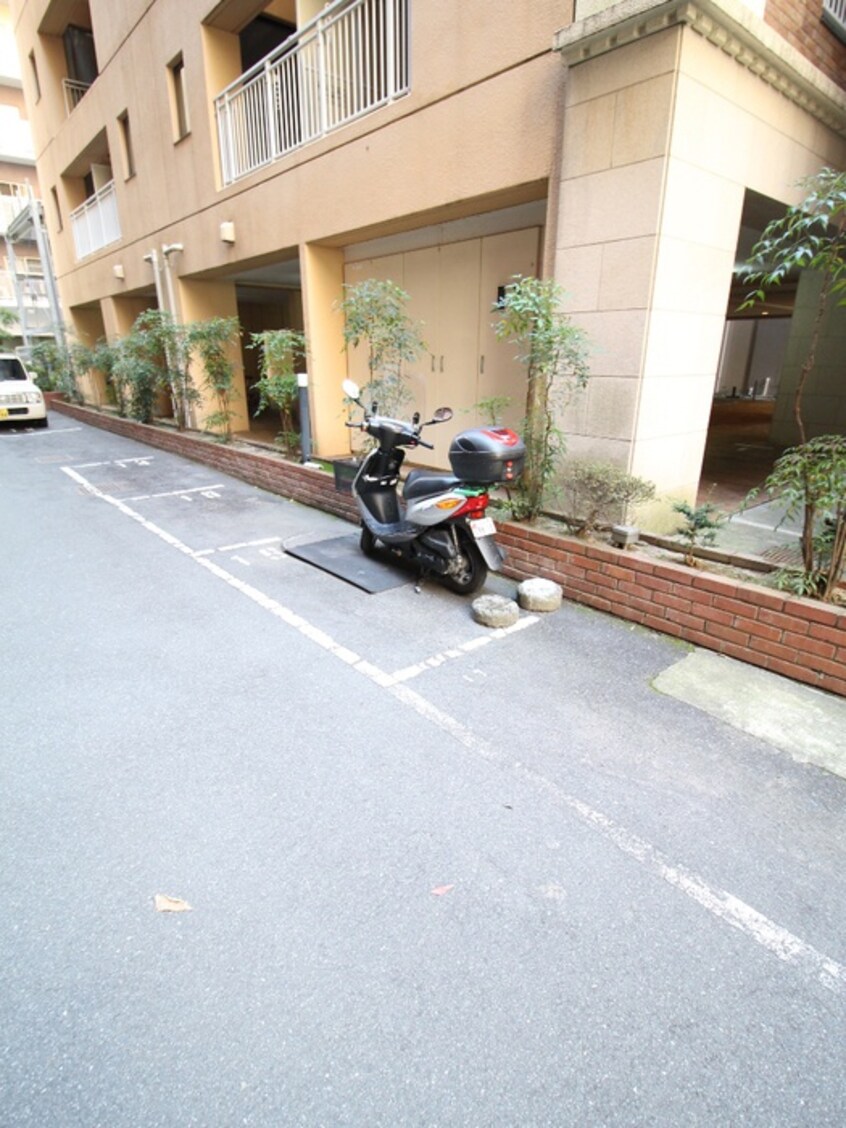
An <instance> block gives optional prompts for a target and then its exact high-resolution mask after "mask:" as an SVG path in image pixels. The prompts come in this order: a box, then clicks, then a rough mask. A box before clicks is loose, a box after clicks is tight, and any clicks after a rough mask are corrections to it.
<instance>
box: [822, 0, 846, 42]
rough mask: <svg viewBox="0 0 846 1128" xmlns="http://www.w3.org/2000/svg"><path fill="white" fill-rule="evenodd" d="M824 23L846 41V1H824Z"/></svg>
mask: <svg viewBox="0 0 846 1128" xmlns="http://www.w3.org/2000/svg"><path fill="white" fill-rule="evenodd" d="M822 18H823V23H825V24H827V25H828V26H829V27H830V28H831V30H832V31H833V32H834V33H835V35H838V36H839V37H840V38H841V39H842V40H844V41H846V0H823V13H822Z"/></svg>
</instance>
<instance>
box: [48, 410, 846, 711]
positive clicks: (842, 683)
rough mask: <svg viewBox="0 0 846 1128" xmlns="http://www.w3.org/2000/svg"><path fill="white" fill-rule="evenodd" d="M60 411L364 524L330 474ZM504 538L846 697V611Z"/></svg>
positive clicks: (521, 566)
mask: <svg viewBox="0 0 846 1128" xmlns="http://www.w3.org/2000/svg"><path fill="white" fill-rule="evenodd" d="M52 407H53V408H54V409H58V410H59V411H61V412H63V413H65V414H67V415H72V416H74V417H75V418H77V419H81V420H83V421H84V422H86V423H91V424H94V425H95V426H98V427H102V428H104V429H105V430H108V431H114V432H116V433H117V434H120V435H125V436H126V437H128V438H132V439H137V440H139V441H140V442H144V443H147V444H148V445H149V446H154V447H158V448H159V449H160V450H166V451H170V452H171V453H173V454H179V455H182V456H183V457H186V458H191V459H193V460H194V461H196V462H202V463H204V464H205V465H207V466H212V467H214V468H215V469H217V470H220V471H221V472H222V473H225V474H232V475H233V476H234V477H236V478H240V479H241V480H242V481H245V482H249V483H250V484H251V485H254V486H259V487H261V488H262V489H266V490H269V491H271V492H272V493H277V494H281V495H282V496H284V497H291V498H294V499H295V500H296V501H300V502H302V503H303V504H304V505H311V506H313V507H314V508H316V509H322V510H325V511H327V512H329V513H334V514H336V515H337V516H339V517H344V518H346V519H347V520H350V521H357V514H356V509H355V504H354V502H353V500H352V498H351V497H349V496H348V495H345V494H340V493H338V492H337V491H336V490H335V482H334V478H333V477H332V476H331V475H329V474H326V473H324V472H322V471H320V470H311V469H307V468H306V467H304V466H298V465H296V464H294V463H291V462H286V461H285V460H284V459H282V458H279V457H275V456H274V455H272V454H263V453H261V452H260V451H245V450H237V449H235V448H234V447H230V446H226V445H224V444H222V443H216V442H212V441H209V440H207V439H202V438H200V437H198V436H196V435H192V434H179V432H177V431H172V430H169V429H167V428H163V427H146V426H144V425H143V424H141V423H134V422H131V421H130V420H127V419H119V418H117V417H116V416H114V415H106V414H101V413H99V412H96V411H92V410H90V409H87V408H79V407H75V406H74V405H72V404H66V403H60V404H53V405H52ZM499 540H500V542H501V543H502V544H503V546H504V547H505V548H506V549H507V550H508V560H507V562H506V568H505V572H506V574H507V575H509V576H511V577H512V578H514V579H526V578H529V577H531V576H538V575H540V576H543V577H545V578H546V579H550V580H555V581H556V582H557V583H559V584H561V586H562V587H563V589H564V594H565V596H566V597H567V598H568V599H571V600H573V601H574V602H576V603H585V604H587V605H588V606H590V607H595V608H596V609H597V610H599V611H606V612H608V613H609V614H611V615H616V616H618V617H619V618H621V619H629V620H631V621H632V622H635V623H639V624H641V625H642V626H644V627H649V628H651V629H652V630H655V631H660V632H661V633H662V634H668V635H673V636H674V637H676V638H680V639H683V640H684V641H685V642H690V643H694V644H695V645H697V646H704V647H707V648H708V649H709V650H716V651H718V652H719V653H720V654H727V655H729V656H730V657H731V658H739V659H740V660H741V661H743V662H749V663H750V664H752V665H754V666H762V667H763V668H764V669H766V670H772V671H773V672H774V673H777V674H783V675H784V676H785V677H788V678H793V679H794V680H795V681H800V682H807V683H808V684H810V685H814V686H818V687H819V688H820V689H826V690H828V691H829V692H831V693H837V694H840V695H841V696H843V697H846V608H836V607H831V606H829V605H828V604H823V603H818V602H814V601H813V600H808V599H795V598H793V597H790V596H786V595H782V594H780V593H779V592H775V591H771V590H769V589H767V588H763V587H758V586H756V585H755V584H747V583H743V582H741V581H738V580H731V579H725V578H723V577H722V576H717V575H713V574H709V573H707V572H701V571H697V570H696V569H693V568H687V567H685V566H684V565H682V564H674V563H672V562H668V563H663V562H660V561H656V560H654V559H650V558H648V557H646V556H641V555H639V554H638V553H637V552H631V551H622V550H619V549H615V548H611V547H606V546H602V545H594V544H588V543H586V542H584V541H580V540H578V539H576V538H573V537H559V536H555V535H552V534H550V533H543V532H540V531H538V530H536V529H533V528H530V527H528V526H526V525H518V524H513V523H511V522H503V523H501V524H500V526H499Z"/></svg>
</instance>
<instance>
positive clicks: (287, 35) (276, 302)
mask: <svg viewBox="0 0 846 1128" xmlns="http://www.w3.org/2000/svg"><path fill="white" fill-rule="evenodd" d="M11 8H12V13H13V20H14V25H15V31H16V36H17V41H18V49H19V54H20V57H21V60H22V67H23V76H24V88H25V92H26V96H27V102H28V105H29V108H30V117H31V121H32V126H33V133H34V139H35V151H36V156H37V161H38V170H39V176H40V180H41V183H42V186H43V190H44V194H45V201H46V211H47V223H48V227H49V230H50V235H51V239H52V243H53V247H54V254H55V262H56V272H57V276H58V281H59V287H60V292H61V298H62V303H63V306H64V308H65V311H66V316H67V320H68V323H69V324H70V325H71V326H72V327H73V329H74V331H75V333H76V334H77V335H78V336H79V337H80V338H81V339H82V340H85V341H89V342H93V341H94V340H96V339H97V338H99V337H102V336H108V337H109V338H115V337H118V336H120V335H122V334H124V333H125V332H126V331H127V330H128V329H129V327H130V326H131V324H132V322H133V320H134V318H135V317H136V316H137V314H138V313H139V312H141V311H142V310H144V309H146V308H149V307H150V306H159V307H162V308H168V309H170V310H171V311H172V312H174V314H175V315H176V316H177V317H179V318H180V319H182V320H186V321H190V320H195V319H198V318H203V317H210V316H236V315H237V316H238V317H239V318H240V321H241V323H242V325H243V327H244V330H245V333H246V334H249V333H252V332H254V331H258V330H261V329H265V328H279V327H292V328H300V327H302V328H304V329H305V330H306V333H307V336H308V340H309V345H310V354H309V358H308V369H309V387H310V392H309V394H310V397H311V405H310V407H311V412H310V413H311V418H312V421H313V429H314V436H313V441H314V449H315V451H316V452H317V453H318V454H320V455H323V456H325V457H329V456H332V455H337V454H341V453H343V452H344V451H346V450H347V449H348V437H347V432H346V431H345V430H344V428H343V425H342V424H343V414H342V410H341V391H340V384H341V380H342V378H343V376H344V375H345V374H346V373H347V370H348V369H349V371H350V373H351V374H352V375H354V376H355V375H356V374H357V372H358V371H359V370H360V365H361V360H360V359H359V358H357V357H356V356H354V355H353V356H351V357H349V358H347V357H346V356H345V354H344V352H343V340H342V323H341V316H340V314H339V312H338V309H337V303H338V301H339V300H340V298H341V297H342V294H343V286H344V283H352V282H355V281H357V280H361V279H364V278H367V277H380V278H391V279H392V280H394V281H395V282H397V283H399V284H400V285H401V286H403V288H404V289H405V290H406V291H408V293H409V294H410V295H411V299H412V302H411V312H412V314H413V315H414V316H416V317H418V318H419V319H420V320H421V321H422V322H423V335H424V337H425V339H426V342H427V348H428V352H427V355H426V356H425V357H424V358H423V360H422V361H421V362H420V364H419V365H418V366H417V368H416V370H415V371H414V372H413V379H412V382H413V387H414V395H415V400H416V403H417V406H418V407H419V409H420V410H421V411H423V412H428V411H430V410H431V409H432V408H434V407H435V406H437V405H438V404H440V403H444V402H447V403H450V404H451V405H452V406H453V407H454V408H456V409H463V410H465V411H466V412H467V414H466V415H465V416H464V418H465V419H467V420H468V424H469V423H470V422H472V421H473V420H474V419H475V415H474V405H475V404H477V403H478V402H479V401H480V400H481V399H483V398H486V397H489V396H492V395H508V394H512V395H514V394H516V395H517V396H518V397H519V394H520V393H519V387H520V384H519V378H520V372H519V366H518V365H517V363H516V361H515V359H514V356H513V349H512V348H511V347H510V346H508V345H506V344H502V343H499V342H497V341H496V340H495V337H494V333H493V329H492V320H493V317H492V313H491V310H492V307H493V305H494V303H495V302H496V300H497V297H498V295H499V294H500V293H501V290H502V287H503V286H504V285H505V284H507V282H508V281H509V279H510V278H511V277H512V276H513V275H515V274H524V275H529V274H537V275H543V276H546V277H554V278H556V279H557V280H558V281H559V282H560V283H561V284H562V285H563V287H564V288H565V290H566V291H567V293H568V295H569V299H568V300H569V307H568V309H569V312H571V313H572V315H573V318H574V320H575V321H577V322H578V323H579V324H581V325H582V326H583V327H584V328H585V329H586V330H587V332H588V334H589V336H590V339H591V341H592V346H593V355H592V360H591V370H592V376H591V380H590V384H589V388H588V390H587V392H586V394H585V395H584V396H582V397H581V398H580V399H579V400H578V402H577V403H576V404H574V405H573V406H572V407H571V408H570V409H569V410H568V412H567V415H566V418H565V419H564V420H563V422H564V425H565V429H566V431H567V432H568V435H569V447H570V450H571V452H572V453H573V454H574V455H576V456H582V457H592V458H602V459H608V460H612V461H614V462H616V463H618V464H620V465H623V466H625V467H626V468H628V469H629V470H631V471H632V472H634V473H637V474H640V475H642V476H644V477H647V478H650V479H651V480H653V481H654V482H656V483H657V485H658V488H659V491H660V493H661V494H662V495H664V496H665V497H670V496H672V497H683V496H684V497H693V496H694V495H695V491H696V488H697V484H698V481H699V476H700V469H701V463H702V454H703V449H704V444H705V440H706V436H707V429H708V420H709V413H710V408H711V403H712V399H713V396H714V392H715V389H719V388H720V387H725V385H726V383H727V381H728V382H731V381H732V380H733V378H734V372H735V371H739V372H740V373H741V375H742V376H743V380H748V376H749V373H750V372H752V371H757V370H758V369H759V368H760V367H761V364H762V363H764V365H765V367H767V369H768V371H769V375H770V380H769V383H767V384H766V390H767V392H768V394H771V395H772V396H773V405H774V424H773V425H774V428H776V430H778V428H781V431H780V434H781V435H783V436H785V435H786V434H787V431H788V429H789V422H788V417H789V412H788V411H787V410H786V409H785V408H784V407H783V406H782V405H783V404H786V403H787V401H788V399H789V388H790V382H791V365H793V366H794V367H795V362H794V361H793V360H791V357H795V356H796V355H798V352H797V350H798V349H799V347H800V344H801V337H802V334H803V333H806V332H807V325H806V321H807V317H806V316H805V314H804V313H803V310H804V309H805V306H806V305H807V302H806V301H805V300H804V297H803V293H804V290H805V288H806V286H807V287H810V288H811V290H812V286H813V279H811V280H809V281H807V284H806V280H798V281H797V284H796V285H795V286H793V287H792V288H790V290H789V292H787V293H785V294H784V295H781V296H780V303H781V304H780V305H779V304H777V303H776V304H774V305H773V307H772V308H771V309H766V310H764V311H762V312H764V313H767V314H768V315H770V316H771V317H772V318H773V321H775V319H776V318H777V316H778V315H779V314H782V315H784V317H785V318H788V317H789V320H784V321H783V322H782V324H781V326H780V327H778V331H777V332H775V333H773V332H770V331H769V330H766V331H765V330H764V328H763V327H762V325H761V324H760V322H762V321H763V319H760V322H759V324H758V326H756V329H757V330H760V331H759V332H758V331H756V332H755V333H750V332H749V331H748V330H749V325H746V326H745V327H744V326H741V327H738V326H736V325H734V324H733V323H732V324H729V329H728V333H727V322H733V310H734V308H735V307H736V295H735V294H733V268H734V265H735V262H736V261H737V259H738V258H742V257H743V256H744V255H745V254H746V252H747V251H748V248H749V246H750V245H751V241H752V240H753V239H754V237H755V234H756V232H759V231H760V230H761V229H762V227H763V226H764V224H765V223H766V221H767V220H768V219H769V218H770V217H772V216H773V215H776V214H779V213H780V212H781V211H782V210H783V208H784V205H785V203H788V202H795V201H796V200H797V199H798V198H800V194H799V191H798V189H797V188H796V182H797V180H799V178H800V177H802V176H805V175H808V174H811V173H813V172H815V171H816V170H817V169H819V168H820V167H821V166H823V165H831V166H834V167H838V168H844V167H846V77H844V76H846V43H845V42H844V39H846V0H620V2H618V3H612V2H610V0H575V2H573V0H508V2H505V0H461V2H460V3H458V2H456V0H334V2H333V3H328V4H324V3H322V0H121V3H120V4H115V3H114V2H113V0H11ZM809 292H810V290H809ZM843 334H844V322H843V318H842V317H840V316H839V315H838V314H836V313H834V314H832V316H831V318H830V323H829V326H828V329H827V338H826V341H827V343H826V347H825V349H824V350H823V356H822V366H821V372H820V376H819V380H818V383H817V385H816V387H815V388H814V389H812V390H811V392H812V394H811V396H810V397H809V415H810V416H812V417H813V416H814V414H815V411H816V418H817V421H818V423H819V424H820V425H822V424H823V423H824V424H825V429H826V430H831V429H832V428H833V427H834V428H836V429H840V430H843V431H846V396H844V394H843V390H842V377H840V369H839V367H838V360H837V358H838V356H841V357H842V355H843ZM726 342H728V344H727V343H726ZM762 358H763V360H762ZM727 365H728V366H729V367H728V368H727ZM732 365H733V366H734V368H732V367H731V366H732ZM756 366H757V367H756ZM794 375H795V373H794ZM255 377H256V373H255V356H254V353H253V352H252V351H251V350H248V349H245V350H243V352H242V355H241V357H240V358H239V384H240V391H241V396H240V399H239V401H238V405H239V406H238V411H239V418H238V419H237V420H236V426H237V427H238V428H240V429H243V430H247V429H249V428H250V426H251V425H254V424H252V421H251V413H250V410H249V407H250V403H251V396H250V391H249V389H250V386H251V383H252V382H253V381H254V380H255ZM838 378H840V384H841V387H840V388H839V389H838V388H837V387H836V384H835V381H836V379H838ZM741 383H742V386H741V389H740V391H741V392H743V391H746V390H747V388H746V384H745V383H743V382H742V381H741ZM762 386H763V385H762ZM87 394H88V395H89V396H90V398H91V399H92V400H95V401H96V400H100V399H102V398H103V397H104V396H105V394H106V391H105V388H104V387H103V385H102V382H101V381H100V380H99V379H98V378H97V377H96V374H94V375H92V378H91V380H90V384H89V387H88V389H87ZM815 404H816V408H815V406H814V405H815ZM209 409H210V408H209ZM513 411H514V418H515V419H516V418H517V417H518V416H519V414H520V408H519V405H518V406H515V407H514V408H513ZM203 412H204V408H203V407H202V406H201V407H200V409H199V412H198V417H197V423H198V425H200V424H201V423H202V419H203ZM811 426H812V428H813V427H814V426H815V424H814V421H813V418H812V421H811ZM444 458H445V450H444V447H443V445H442V446H440V447H439V448H438V449H437V450H436V452H435V454H434V455H433V459H434V463H435V464H438V463H440V464H443V462H444Z"/></svg>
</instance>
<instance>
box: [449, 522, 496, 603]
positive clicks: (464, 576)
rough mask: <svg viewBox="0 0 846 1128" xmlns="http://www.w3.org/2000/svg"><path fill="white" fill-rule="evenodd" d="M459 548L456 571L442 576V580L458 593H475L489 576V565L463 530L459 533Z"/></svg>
mask: <svg viewBox="0 0 846 1128" xmlns="http://www.w3.org/2000/svg"><path fill="white" fill-rule="evenodd" d="M458 549H459V555H458V557H457V559H456V561H455V564H456V568H455V571H453V572H452V574H451V575H448V576H441V577H440V581H441V583H442V584H443V585H444V587H445V588H448V589H449V590H450V591H454V592H457V593H458V595H473V594H474V592H477V591H478V590H479V588H480V587H481V586H482V584H483V583H484V582H485V580H486V579H487V578H488V566H487V564H486V563H485V561H484V560H483V559H482V554H481V552H479V550H478V548H477V547H476V544H475V542H474V541H473V540H472V539H471V538H470V537H469V536H468V535H467V533H465V532H463V531H462V532H460V533H459V534H458Z"/></svg>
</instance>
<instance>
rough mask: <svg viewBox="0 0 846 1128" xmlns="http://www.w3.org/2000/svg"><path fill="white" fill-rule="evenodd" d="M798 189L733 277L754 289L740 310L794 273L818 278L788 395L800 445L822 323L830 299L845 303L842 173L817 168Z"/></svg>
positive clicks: (845, 180) (845, 182)
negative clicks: (795, 199) (804, 345)
mask: <svg viewBox="0 0 846 1128" xmlns="http://www.w3.org/2000/svg"><path fill="white" fill-rule="evenodd" d="M800 185H801V187H802V188H803V189H804V190H805V196H804V198H803V199H802V200H801V201H800V203H798V204H796V205H794V206H793V207H789V208H788V209H787V210H786V212H785V213H784V215H783V216H780V217H779V218H778V219H774V220H772V221H771V222H770V223H768V224H767V226H766V227H765V228H764V231H763V233H762V235H761V237H760V239H759V240H758V241H757V243H756V244H755V245H754V247H753V248H752V252H751V256H750V258H749V261H748V262H746V263H745V264H744V265H743V266H741V267H740V268H739V270H738V273H739V275H740V277H741V278H742V279H743V280H744V281H746V282H749V283H751V284H753V285H754V286H755V287H756V288H755V289H754V290H752V291H751V292H750V293H749V294H748V295H747V297H746V300H745V301H744V302H743V304H742V305H741V307H740V308H741V309H751V308H753V307H754V306H756V305H758V304H759V303H761V302H763V301H764V300H765V299H766V297H767V292H768V291H769V290H771V289H772V288H773V287H776V286H780V285H781V284H782V283H783V282H784V281H785V280H786V279H787V278H788V276H790V275H792V274H795V273H796V272H797V271H801V270H812V271H815V272H817V273H818V274H819V275H820V278H821V283H822V284H821V286H820V292H819V296H818V299H817V308H816V310H815V313H814V320H813V323H812V326H811V336H810V341H809V344H808V353H807V355H806V357H805V359H804V361H803V363H802V367H801V368H800V371H799V379H798V380H797V383H796V391H795V393H794V396H793V417H794V419H795V420H796V427H797V430H798V434H799V442H800V443H804V442H805V441H806V440H807V434H806V430H805V420H804V418H803V415H802V397H803V394H804V392H805V388H806V385H807V383H808V379H809V377H810V375H811V373H812V372H813V370H814V365H815V363H816V357H817V348H818V345H819V340H820V333H821V330H822V325H823V320H824V318H825V315H826V312H827V310H828V308H829V305H830V303H831V301H833V300H835V301H837V303H838V305H846V173H843V172H837V171H835V170H834V169H832V168H823V169H820V171H819V172H818V173H816V174H815V175H814V176H810V177H807V178H806V179H804V180H802V181H800Z"/></svg>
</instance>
